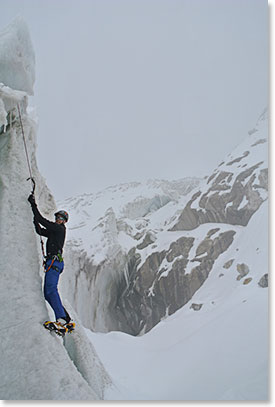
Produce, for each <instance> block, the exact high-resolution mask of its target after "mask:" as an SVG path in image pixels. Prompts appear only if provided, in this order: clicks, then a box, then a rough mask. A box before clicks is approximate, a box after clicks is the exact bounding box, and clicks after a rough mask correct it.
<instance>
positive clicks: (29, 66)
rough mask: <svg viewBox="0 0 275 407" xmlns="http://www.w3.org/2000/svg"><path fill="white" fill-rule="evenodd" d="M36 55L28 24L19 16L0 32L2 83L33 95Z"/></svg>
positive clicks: (0, 80)
mask: <svg viewBox="0 0 275 407" xmlns="http://www.w3.org/2000/svg"><path fill="white" fill-rule="evenodd" d="M34 81H35V55H34V50H33V46H32V42H31V38H30V33H29V30H28V27H27V24H26V23H25V21H24V20H23V18H21V17H17V18H16V19H15V20H13V21H12V23H11V24H9V25H8V26H7V27H6V28H5V29H4V30H2V31H1V32H0V83H3V84H4V85H6V86H9V87H10V88H12V89H17V90H23V91H25V92H27V93H28V94H29V95H33V85H34Z"/></svg>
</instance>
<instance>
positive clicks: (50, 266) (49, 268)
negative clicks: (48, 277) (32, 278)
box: [45, 258, 55, 273]
mask: <svg viewBox="0 0 275 407" xmlns="http://www.w3.org/2000/svg"><path fill="white" fill-rule="evenodd" d="M54 261H55V258H53V259H52V261H51V264H50V265H49V267H48V268H47V270H46V268H45V273H47V271H49V270H50V269H51V267H52V265H53V263H54Z"/></svg>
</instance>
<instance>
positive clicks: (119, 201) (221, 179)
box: [60, 112, 268, 334]
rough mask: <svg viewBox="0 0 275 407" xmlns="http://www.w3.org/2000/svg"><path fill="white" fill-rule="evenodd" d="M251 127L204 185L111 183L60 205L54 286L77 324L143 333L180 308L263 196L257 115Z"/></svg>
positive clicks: (263, 157) (263, 145)
mask: <svg viewBox="0 0 275 407" xmlns="http://www.w3.org/2000/svg"><path fill="white" fill-rule="evenodd" d="M256 128H257V131H256V132H254V133H253V134H251V135H248V136H247V137H246V138H245V139H244V140H243V142H242V143H241V144H240V145H239V146H237V147H236V148H235V149H234V151H233V152H232V153H230V154H228V156H227V157H226V158H225V160H224V161H223V162H222V163H220V164H219V166H218V167H217V168H216V169H215V170H214V171H213V174H212V175H211V176H209V177H205V179H192V178H188V179H182V180H178V181H175V182H170V181H165V180H150V181H148V182H147V183H143V184H142V183H130V184H123V185H116V186H113V187H109V188H107V189H105V190H103V191H100V192H98V193H97V194H86V195H82V196H80V197H76V198H71V199H68V200H66V201H64V202H62V203H60V205H61V206H62V207H65V208H66V209H67V210H68V211H69V213H70V215H71V217H70V219H71V224H70V225H69V231H68V239H69V243H68V245H67V250H66V256H67V263H68V264H70V265H72V267H70V269H69V271H68V273H69V274H70V283H69V284H67V285H66V286H65V285H64V287H63V289H64V292H66V295H68V296H70V293H73V298H71V301H72V302H73V303H74V305H75V307H76V309H77V310H78V312H79V313H80V315H81V317H82V318H83V322H84V324H85V326H87V327H90V328H92V329H94V330H99V331H103V332H104V331H108V330H116V329H121V330H125V331H126V332H130V333H134V334H137V333H140V332H146V331H148V330H150V329H151V328H152V326H154V325H155V324H156V323H158V322H159V321H160V320H161V319H162V318H163V317H164V316H165V315H170V314H172V313H173V312H175V310H177V309H178V308H180V307H181V306H183V305H184V304H185V303H186V301H189V299H190V298H191V297H192V296H193V294H194V292H196V290H198V289H199V287H200V286H201V284H203V283H204V281H205V280H206V278H207V277H208V275H209V273H210V272H211V270H212V269H213V267H214V264H215V263H216V262H217V261H218V258H219V257H220V256H222V255H223V253H224V252H229V251H230V246H231V245H232V243H233V241H235V240H236V239H238V236H240V235H241V234H242V229H243V227H244V226H245V225H247V224H248V223H249V221H250V219H251V218H252V217H253V215H254V214H255V213H256V211H257V210H258V209H259V208H260V206H261V205H262V204H263V202H264V201H265V200H266V199H267V196H268V191H267V186H268V183H267V142H266V141H267V112H265V113H264V114H263V115H261V120H258V122H257V126H256ZM75 267H77V268H76V269H75ZM79 270H81V271H79ZM103 276H104V278H103ZM101 278H102V280H101ZM106 279H107V280H108V281H106ZM79 287H81V289H80V288H79ZM110 287H112V288H111V289H110ZM168 287H169V288H168ZM179 287H180V288H179ZM106 289H107V292H108V295H107V296H106V295H105V294H104V292H105V291H106ZM174 290H176V291H177V292H176V291H174ZM169 292H170V294H169ZM182 292H184V293H185V294H184V295H182V294H180V293H182ZM84 293H85V294H84ZM71 297H72V296H71ZM85 298H86V300H85ZM160 304H161V305H160ZM133 308H134V309H135V316H134V315H133V312H132V311H131V312H128V311H127V310H129V309H130V310H132V309H133ZM81 309H83V310H84V309H85V312H84V311H81ZM87 309H88V310H89V311H88V313H87ZM84 314H85V315H84ZM107 315H108V316H107ZM107 321H108V322H107ZM110 321H111V322H110ZM116 321H117V322H116ZM129 324H130V325H129Z"/></svg>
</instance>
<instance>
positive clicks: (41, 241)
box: [17, 103, 46, 258]
mask: <svg viewBox="0 0 275 407" xmlns="http://www.w3.org/2000/svg"><path fill="white" fill-rule="evenodd" d="M17 110H18V114H19V120H20V125H21V131H22V136H23V142H24V147H25V153H26V158H27V164H28V168H29V174H30V177H29V178H28V179H27V181H28V180H29V179H30V180H31V181H32V184H33V189H32V194H33V195H34V191H35V181H34V178H33V176H32V169H31V164H30V159H29V154H28V149H27V143H26V138H25V132H24V127H23V122H22V117H21V110H20V106H19V103H17ZM38 226H39V229H40V230H41V228H40V225H38ZM39 237H40V244H41V251H42V256H43V258H45V257H46V256H45V250H44V242H43V239H42V237H41V235H39Z"/></svg>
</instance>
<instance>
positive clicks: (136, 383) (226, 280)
mask: <svg viewBox="0 0 275 407" xmlns="http://www.w3.org/2000/svg"><path fill="white" fill-rule="evenodd" d="M267 214H268V210H267V204H266V203H265V204H263V205H262V207H261V209H260V210H259V211H258V212H257V213H256V214H255V215H254V217H253V218H252V220H251V222H250V223H249V225H248V227H247V228H243V229H242V234H240V236H239V238H238V239H237V240H236V241H235V242H234V243H233V245H234V247H233V248H232V250H231V251H230V253H231V254H232V253H235V262H234V265H233V266H232V267H231V268H230V270H225V269H223V268H222V265H223V264H224V263H225V262H226V261H227V260H228V253H227V254H226V255H225V256H224V257H222V256H221V257H220V259H219V262H218V263H217V264H216V265H215V268H214V270H213V271H212V272H211V273H210V275H209V278H208V279H207V281H206V282H205V283H204V285H203V286H202V287H201V288H200V289H199V290H198V291H197V292H196V294H195V295H194V297H193V298H192V300H190V302H189V303H187V304H186V305H185V306H184V307H183V308H182V309H180V310H179V311H177V312H176V313H175V314H173V315H171V316H169V317H167V318H166V319H165V320H163V321H162V322H160V323H159V324H158V325H157V326H156V327H154V328H153V329H152V330H151V331H150V332H149V333H147V334H145V335H143V336H139V337H132V336H129V335H127V334H124V333H121V332H110V333H108V334H101V333H94V332H91V331H90V330H86V333H87V335H88V337H89V338H90V340H91V342H92V343H93V345H94V346H95V348H96V350H97V352H98V354H99V356H100V358H101V360H102V361H103V363H104V366H105V367H106V369H107V371H108V373H109V374H110V376H111V377H112V379H113V382H114V383H115V386H116V388H113V389H110V390H109V392H108V393H107V395H106V397H107V399H108V400H188V401H191V400H192V401H193V400H205V401H207V400H222V401H223V400H234V401H243V400H246V401H249V400H251V401H252V400H267V398H268V364H269V361H268V360H269V354H268V297H267V295H266V290H267V289H264V288H260V287H259V286H258V281H259V279H260V278H261V276H262V275H263V274H264V273H265V272H267V269H268V264H267V262H268V256H267V248H268V242H267V239H268V235H267ZM263 226H264V227H263ZM255 236H256V239H255ZM237 249H238V251H237ZM257 249H258V250H257ZM243 261H244V262H247V264H248V265H249V267H250V272H249V275H248V276H250V277H252V278H253V280H252V282H251V283H250V284H248V285H244V284H243V282H242V281H237V280H236V277H237V274H238V273H237V271H236V268H235V264H237V263H238V262H243ZM222 270H223V272H224V277H219V275H220V273H221V271H222ZM191 303H202V304H203V306H202V308H201V310H200V311H194V310H192V309H190V304H191Z"/></svg>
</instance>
